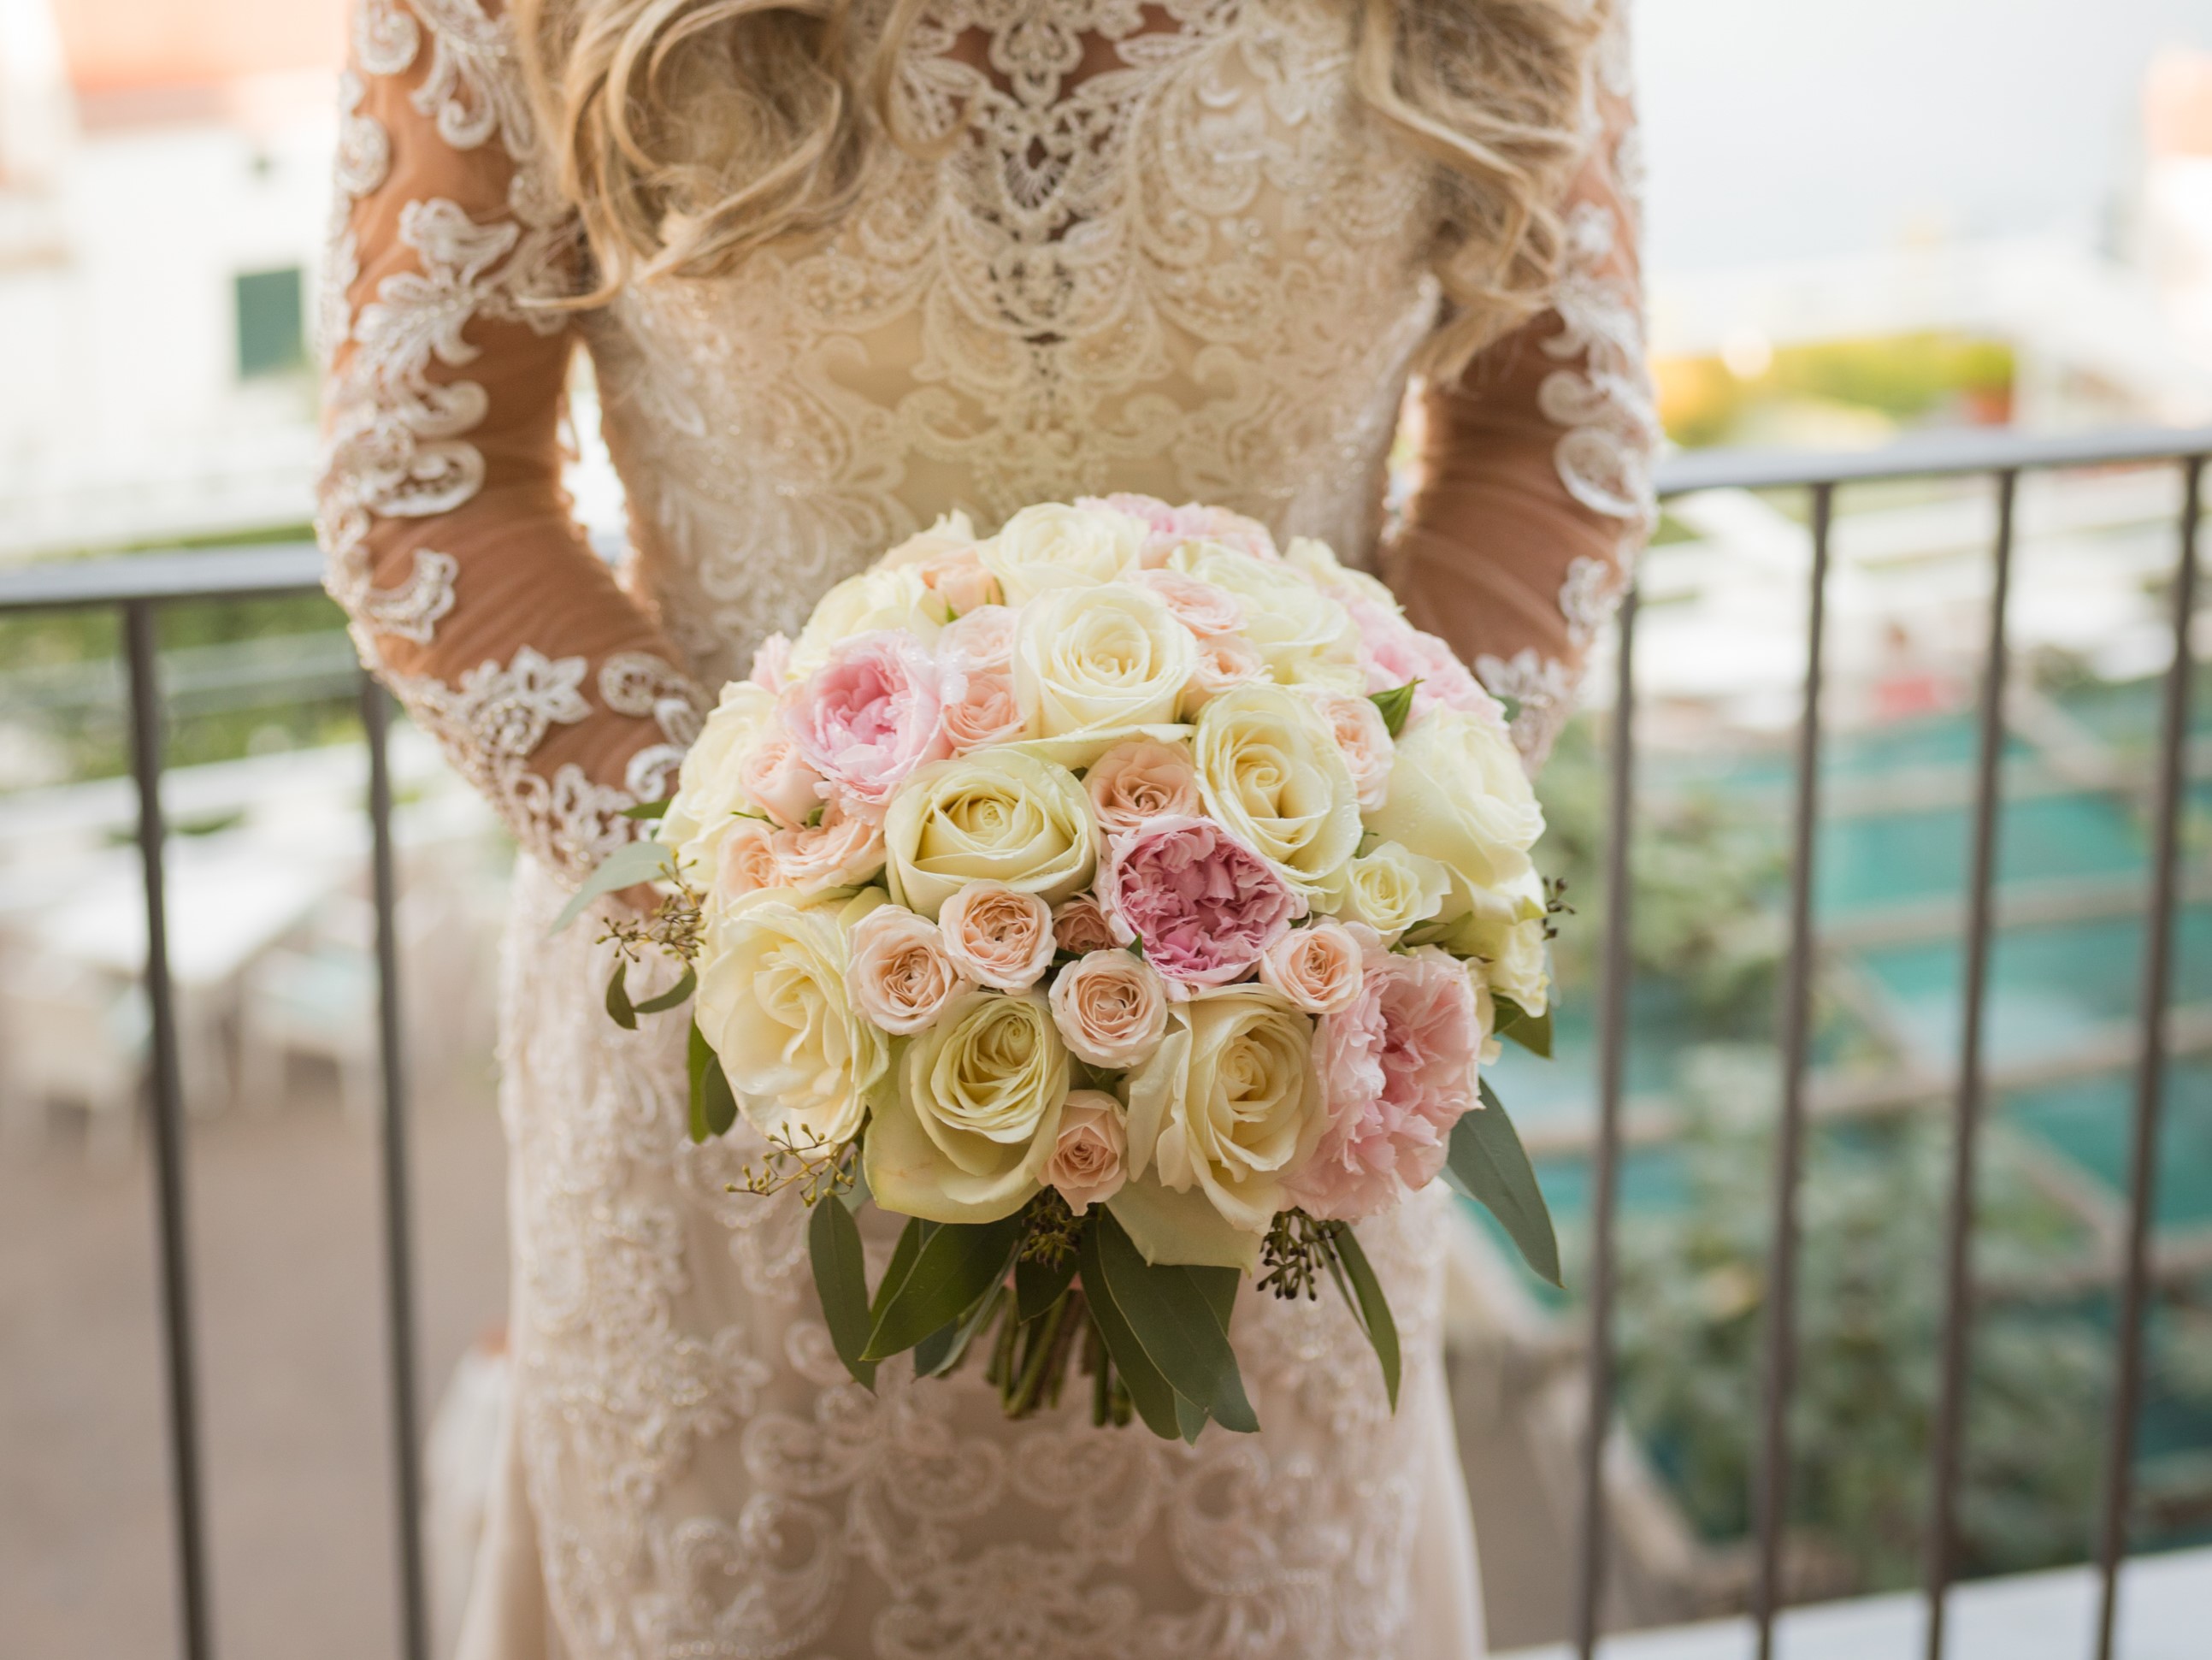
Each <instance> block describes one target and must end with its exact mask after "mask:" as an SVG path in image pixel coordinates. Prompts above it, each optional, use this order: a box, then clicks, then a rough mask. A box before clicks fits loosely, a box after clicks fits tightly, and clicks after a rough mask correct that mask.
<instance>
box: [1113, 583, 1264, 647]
mask: <svg viewBox="0 0 2212 1660" xmlns="http://www.w3.org/2000/svg"><path fill="white" fill-rule="evenodd" d="M1137 581H1138V583H1139V586H1140V587H1147V588H1150V589H1151V590H1152V592H1153V593H1157V594H1158V595H1159V597H1160V598H1161V599H1164V600H1165V601H1166V602H1167V608H1168V609H1169V610H1170V611H1173V612H1174V613H1175V619H1176V622H1178V623H1182V625H1183V627H1185V628H1187V629H1189V630H1190V631H1191V632H1192V633H1193V634H1196V635H1208V634H1234V633H1236V632H1237V629H1240V628H1242V627H1243V626H1244V608H1243V606H1242V605H1238V604H1237V596H1236V595H1235V594H1233V593H1230V592H1229V590H1228V589H1226V588H1223V587H1215V586H1214V585H1213V584H1212V583H1211V582H1201V581H1199V580H1198V579H1197V578H1196V577H1194V576H1185V575H1182V573H1181V572H1179V571H1171V570H1148V571H1143V572H1140V573H1139V575H1138V577H1137Z"/></svg>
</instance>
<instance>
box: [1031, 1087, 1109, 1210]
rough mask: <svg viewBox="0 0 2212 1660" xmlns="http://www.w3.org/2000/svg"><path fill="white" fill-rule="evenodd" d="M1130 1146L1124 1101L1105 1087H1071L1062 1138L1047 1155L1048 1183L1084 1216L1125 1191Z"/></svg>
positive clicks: (1062, 1119) (1062, 1114)
mask: <svg viewBox="0 0 2212 1660" xmlns="http://www.w3.org/2000/svg"><path fill="white" fill-rule="evenodd" d="M1128 1151H1129V1129H1128V1125H1127V1121H1126V1116H1125V1115H1124V1113H1123V1110H1122V1107H1121V1103H1120V1102H1119V1101H1116V1100H1115V1098H1113V1097H1112V1096H1110V1095H1109V1094H1107V1093H1106V1092H1105V1091H1103V1090H1070V1091H1068V1094H1067V1104H1066V1106H1064V1107H1062V1108H1061V1109H1060V1139H1059V1140H1058V1141H1056V1142H1054V1145H1053V1149H1052V1157H1051V1158H1048V1159H1047V1160H1046V1161H1045V1167H1044V1180H1045V1185H1046V1186H1047V1187H1049V1188H1054V1189H1058V1190H1059V1193H1060V1197H1061V1198H1063V1199H1065V1200H1066V1201H1067V1207H1068V1209H1070V1210H1072V1211H1073V1212H1074V1213H1076V1214H1077V1215H1078V1216H1080V1215H1082V1214H1083V1213H1084V1212H1085V1211H1086V1210H1088V1209H1090V1208H1091V1206H1093V1205H1103V1204H1104V1203H1105V1202H1106V1201H1108V1200H1109V1199H1111V1198H1112V1197H1113V1196H1114V1195H1115V1194H1117V1193H1119V1192H1121V1184H1122V1183H1124V1182H1126V1181H1127V1180H1128V1172H1127V1171H1126V1170H1124V1169H1123V1168H1122V1161H1123V1159H1124V1158H1126V1157H1127V1153H1128Z"/></svg>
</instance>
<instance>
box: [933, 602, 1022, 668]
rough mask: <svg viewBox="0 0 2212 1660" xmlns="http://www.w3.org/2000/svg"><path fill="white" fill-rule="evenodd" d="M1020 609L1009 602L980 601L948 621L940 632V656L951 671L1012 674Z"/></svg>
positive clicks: (938, 640) (943, 666)
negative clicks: (985, 603) (1014, 607)
mask: <svg viewBox="0 0 2212 1660" xmlns="http://www.w3.org/2000/svg"><path fill="white" fill-rule="evenodd" d="M1020 616H1021V613H1020V612H1018V611H1015V610H1014V609H1013V608H1012V606H1009V605H979V606H977V607H976V608H975V610H974V611H963V613H961V615H960V616H959V617H957V618H955V619H954V620H953V621H952V622H950V623H946V624H945V628H944V630H943V631H942V632H941V633H939V635H938V636H937V660H938V663H939V666H941V667H942V668H943V670H944V671H945V673H946V674H948V675H950V674H952V673H954V672H961V671H964V672H969V673H975V672H979V671H980V672H987V673H991V674H1011V673H1012V672H1013V667H1014V624H1015V623H1017V622H1018V621H1019V620H1020Z"/></svg>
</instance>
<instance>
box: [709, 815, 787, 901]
mask: <svg viewBox="0 0 2212 1660" xmlns="http://www.w3.org/2000/svg"><path fill="white" fill-rule="evenodd" d="M782 885H783V874H782V873H781V871H779V870H778V869H777V868H776V864H775V834H774V832H773V831H772V830H769V826H768V824H767V821H766V820H764V819H759V818H739V819H738V820H736V821H735V822H734V823H733V824H731V826H730V828H729V830H727V831H726V833H725V834H724V836H723V837H722V848H721V854H720V863H719V864H718V865H717V866H715V869H714V891H716V892H717V893H719V894H721V895H723V896H725V897H728V898H732V899H734V898H736V897H738V895H740V894H745V893H750V892H752V891H755V890H756V889H758V888H780V887H781V886H782Z"/></svg>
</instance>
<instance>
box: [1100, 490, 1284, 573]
mask: <svg viewBox="0 0 2212 1660" xmlns="http://www.w3.org/2000/svg"><path fill="white" fill-rule="evenodd" d="M1075 505H1076V506H1077V507H1079V508H1110V509H1112V510H1113V511H1114V512H1115V513H1126V514H1128V515H1129V517H1131V518H1132V519H1140V520H1143V521H1144V524H1145V530H1146V536H1145V550H1144V554H1143V556H1142V557H1143V561H1144V564H1145V567H1146V569H1148V570H1151V569H1158V568H1159V567H1160V566H1162V565H1164V564H1165V563H1166V562H1167V558H1168V555H1170V553H1173V552H1174V551H1175V550H1176V549H1177V548H1179V547H1181V546H1182V544H1184V543H1185V542H1201V541H1202V542H1218V543H1220V544H1222V545H1223V546H1225V547H1231V548H1234V549H1236V550H1237V551H1238V552H1239V553H1249V554H1250V555H1251V556H1253V557H1254V558H1255V559H1277V558H1280V557H1281V556H1280V555H1279V554H1278V553H1277V552H1276V551H1275V538H1273V536H1272V535H1270V534H1269V533H1268V532H1267V526H1265V525H1263V524H1261V522H1260V521H1259V520H1256V519H1247V518H1246V517H1245V516H1244V515H1243V514H1241V513H1231V512H1230V511H1229V509H1228V508H1209V507H1205V506H1201V505H1200V503H1198V502H1184V503H1183V504H1182V506H1181V507H1179V508H1171V507H1170V506H1169V505H1168V504H1167V503H1166V502H1163V501H1161V500H1160V499H1159V497H1158V496H1139V495H1137V494H1135V493H1133V492H1131V491H1121V492H1117V493H1116V494H1115V495H1112V496H1085V497H1084V498H1083V499H1082V500H1081V501H1079V502H1077V503H1076V504H1075Z"/></svg>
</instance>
